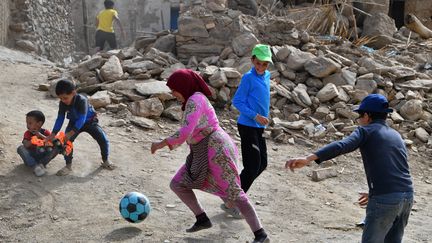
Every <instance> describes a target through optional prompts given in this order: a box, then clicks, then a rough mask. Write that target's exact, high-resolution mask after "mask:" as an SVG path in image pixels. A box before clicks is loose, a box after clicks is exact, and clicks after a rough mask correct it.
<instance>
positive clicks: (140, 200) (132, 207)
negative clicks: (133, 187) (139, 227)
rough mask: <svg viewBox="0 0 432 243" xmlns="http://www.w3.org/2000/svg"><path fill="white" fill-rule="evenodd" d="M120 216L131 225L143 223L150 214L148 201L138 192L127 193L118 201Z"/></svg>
mask: <svg viewBox="0 0 432 243" xmlns="http://www.w3.org/2000/svg"><path fill="white" fill-rule="evenodd" d="M119 210H120V214H121V215H122V216H123V218H124V219H126V220H127V221H129V222H131V223H139V222H141V221H143V220H144V219H145V218H147V216H148V215H149V213H150V210H151V206H150V201H149V200H148V198H147V197H146V196H144V195H143V194H141V193H139V192H129V193H127V194H126V195H124V197H123V198H122V199H121V200H120V204H119Z"/></svg>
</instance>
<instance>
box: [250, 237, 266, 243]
mask: <svg viewBox="0 0 432 243" xmlns="http://www.w3.org/2000/svg"><path fill="white" fill-rule="evenodd" d="M269 242H270V239H269V238H268V236H267V237H265V238H264V239H255V240H254V241H252V243H269Z"/></svg>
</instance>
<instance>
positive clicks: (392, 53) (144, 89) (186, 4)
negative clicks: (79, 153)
mask: <svg viewBox="0 0 432 243" xmlns="http://www.w3.org/2000/svg"><path fill="white" fill-rule="evenodd" d="M126 2H127V1H126V0H125V1H123V2H122V3H121V4H120V3H119V4H118V7H120V8H121V9H119V12H120V13H121V12H123V13H128V14H129V15H128V17H127V18H124V22H125V25H129V26H128V27H127V28H128V31H129V32H128V36H129V38H132V37H133V40H132V39H131V40H129V41H130V42H131V43H128V44H127V45H126V47H124V48H122V49H120V50H112V51H108V52H101V53H98V54H95V55H91V56H90V55H88V56H86V57H84V58H83V59H82V60H81V61H79V62H78V63H76V64H72V65H71V66H69V68H70V72H68V71H67V70H66V72H64V71H62V72H59V73H53V74H51V75H50V77H49V79H50V84H49V85H47V86H44V85H42V86H41V89H49V88H51V90H52V88H53V87H54V85H55V82H56V80H58V79H57V78H60V77H61V76H63V75H67V76H68V77H70V78H72V79H74V80H75V81H76V82H77V84H78V87H79V90H80V92H84V93H87V94H88V95H89V96H90V101H91V102H92V104H93V105H94V106H95V107H96V108H98V109H103V110H106V111H108V112H111V113H112V114H113V116H114V117H117V118H118V120H116V121H114V122H113V124H112V125H116V126H124V125H128V124H134V125H137V126H140V127H144V128H145V129H152V128H154V127H155V121H154V119H158V118H159V117H160V116H164V117H167V118H170V119H174V120H180V119H181V109H180V106H179V105H178V104H177V103H176V102H175V101H174V97H173V96H171V95H170V92H169V90H168V89H167V87H166V85H165V80H166V79H167V78H168V77H169V75H170V74H171V73H172V72H173V71H175V70H177V69H179V68H191V69H193V70H196V71H198V72H199V73H200V74H201V75H202V76H203V77H204V78H205V80H206V81H207V82H208V83H209V85H210V87H211V89H212V91H213V94H214V96H213V100H212V102H213V104H214V105H215V106H216V107H219V108H225V109H229V110H230V111H231V110H232V111H233V112H235V110H234V109H233V108H232V106H231V104H230V101H231V97H232V96H233V94H234V92H235V91H236V88H237V87H238V85H239V82H240V78H241V75H242V74H243V73H245V72H246V71H248V70H249V69H250V67H251V62H250V51H251V49H252V48H253V46H254V45H255V44H257V43H266V44H269V45H271V47H272V52H273V54H274V65H273V66H271V67H270V72H271V79H272V83H271V106H272V109H271V118H272V124H271V126H270V128H269V129H268V132H270V133H271V134H269V135H270V136H272V138H273V139H274V140H275V141H277V142H281V143H303V144H308V143H309V142H308V141H309V140H310V139H314V138H320V139H322V137H323V136H325V137H326V138H333V137H342V136H344V135H346V134H347V133H349V132H351V131H352V130H353V129H355V127H356V125H355V119H356V117H357V114H356V113H354V112H352V110H353V108H354V106H356V105H358V103H359V101H360V100H361V99H362V98H364V97H365V96H366V95H367V94H370V93H381V94H383V95H385V96H387V97H388V99H389V101H390V104H391V106H392V107H393V108H394V110H395V112H393V113H392V114H391V115H390V120H389V122H390V124H391V126H392V127H394V128H396V129H398V130H399V131H400V132H401V133H402V134H403V136H404V138H405V139H406V143H407V144H408V145H410V146H411V148H412V149H414V150H418V151H421V150H426V149H430V148H431V147H432V139H431V135H430V134H431V133H432V110H431V107H430V105H431V100H432V94H431V90H432V64H431V63H432V56H430V54H429V52H430V51H429V50H430V48H431V44H430V43H429V42H428V41H425V40H424V37H425V36H423V34H426V37H427V34H428V32H427V30H429V28H428V27H427V24H428V22H427V21H424V20H423V18H424V17H420V16H421V15H420V14H418V15H417V16H416V15H413V14H412V15H410V13H406V12H405V10H406V9H407V8H408V7H410V6H415V4H414V2H417V4H422V7H423V8H424V6H426V5H424V2H421V1H405V2H404V6H405V8H404V13H403V14H402V15H403V16H404V18H406V17H408V16H409V17H410V23H414V24H413V26H410V27H409V28H407V27H400V28H397V27H396V22H397V20H396V19H393V18H391V17H390V16H389V15H388V13H389V12H390V10H391V8H392V6H395V5H394V4H401V3H400V2H401V1H378V0H376V1H369V2H368V4H366V5H365V3H364V2H363V3H362V4H363V6H360V5H359V4H358V3H357V2H356V1H338V2H334V1H264V0H263V1H257V2H255V1H225V0H206V1H199V0H195V1H192V0H191V1H178V2H175V1H158V2H159V3H158V4H159V5H151V4H150V5H148V4H149V3H152V2H151V1H148V2H146V3H144V1H131V4H132V5H128V4H126ZM317 2H319V4H318V3H317ZM396 2H397V3H396ZM10 3H12V5H9V7H10V9H12V11H11V12H10V14H11V15H10V18H12V19H17V21H14V22H13V24H9V31H8V33H11V32H14V33H12V34H10V35H8V36H9V37H12V36H13V41H12V42H15V43H12V45H16V46H17V47H20V48H23V47H26V48H28V50H30V48H31V50H32V51H34V52H36V53H40V54H42V55H46V56H47V57H48V58H50V59H52V60H59V61H60V62H62V60H63V58H65V57H67V55H70V54H71V53H72V52H73V49H74V48H83V49H90V47H91V39H92V38H91V32H93V31H92V30H91V28H92V26H93V28H94V22H92V21H94V14H95V13H96V12H97V10H96V9H97V7H96V6H97V5H99V6H100V5H101V4H102V1H86V0H83V1H74V2H73V4H75V5H72V4H71V2H70V1H67V0H56V1H50V2H46V1H43V0H39V1H26V0H21V1H10ZM18 4H22V5H18ZM51 4H52V5H51ZM62 4H63V5H62ZM141 4H142V5H141ZM410 4H412V5H410ZM59 5H61V6H60V7H59ZM1 6H2V7H4V6H5V5H1ZM131 6H132V10H133V11H135V12H133V11H132V10H131V9H129V8H130V7H131ZM155 6H157V8H154V7H155ZM371 6H372V7H371ZM122 7H125V9H122ZM368 7H369V8H370V9H369V10H368ZM158 8H159V9H158ZM18 9H26V11H19V10H18ZM89 9H91V11H90V10H89ZM128 9H129V10H128ZM137 9H143V10H145V9H147V10H148V11H150V12H152V14H153V15H150V16H151V18H144V17H143V18H144V19H145V21H143V19H141V17H139V18H137V16H143V13H145V11H143V12H140V11H137ZM235 9H238V10H235ZM51 11H60V12H61V13H63V14H60V15H56V16H55V17H53V16H51V15H52V14H51ZM419 11H420V10H419ZM83 12H85V13H89V14H88V15H84V14H82V13H83ZM71 13H76V15H74V14H72V16H71ZM78 13H81V14H78ZM157 13H158V14H157ZM134 14H137V16H134ZM392 14H393V16H396V13H395V12H393V13H392ZM398 14H400V12H398ZM429 14H430V13H429ZM144 15H145V14H144ZM84 16H86V19H87V20H85V19H84ZM81 17H82V24H81V26H80V30H78V28H77V26H76V25H75V26H74V25H73V24H74V23H75V24H76V23H78V20H77V21H72V19H76V18H78V19H79V18H81ZM173 18H174V19H175V20H176V21H172V20H173ZM18 20H19V21H18ZM404 21H405V20H404ZM168 23H169V24H168ZM65 26H68V28H65ZM72 26H74V28H72ZM131 26H135V27H131ZM407 26H408V25H407ZM12 30H13V31H12ZM418 30H420V31H418ZM79 31H82V32H81V33H82V34H79V35H77V34H76V33H78V32H79ZM422 31H423V32H425V33H421V32H422ZM417 32H420V33H417ZM76 36H80V37H84V38H78V39H79V40H77V38H75V37H76ZM74 38H75V39H74ZM3 39H4V38H3ZM6 40H7V41H11V39H10V38H6ZM23 42H24V43H23ZM129 44H130V45H129ZM79 50H80V49H79ZM80 51H83V50H82V49H81V50H80ZM68 70H69V69H68ZM233 112H231V113H230V114H232V113H233ZM222 123H223V125H224V126H225V127H226V128H227V130H230V128H232V129H231V130H232V132H235V131H234V130H235V129H234V128H235V120H234V119H231V118H228V119H226V120H224V121H222ZM322 127H324V129H322Z"/></svg>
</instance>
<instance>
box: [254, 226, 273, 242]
mask: <svg viewBox="0 0 432 243" xmlns="http://www.w3.org/2000/svg"><path fill="white" fill-rule="evenodd" d="M254 235H255V239H254V240H253V241H252V243H268V242H270V239H269V237H268V236H267V234H266V232H265V231H264V229H263V228H261V229H259V230H257V231H255V232H254Z"/></svg>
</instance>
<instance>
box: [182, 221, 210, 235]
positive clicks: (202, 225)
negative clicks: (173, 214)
mask: <svg viewBox="0 0 432 243" xmlns="http://www.w3.org/2000/svg"><path fill="white" fill-rule="evenodd" d="M212 226H213V225H212V223H211V221H210V220H207V221H204V222H201V223H197V222H196V223H195V224H194V225H192V227H190V228H189V229H186V232H188V233H192V232H197V231H200V230H203V229H208V228H211V227H212Z"/></svg>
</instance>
